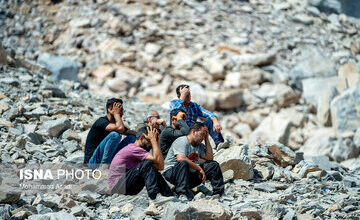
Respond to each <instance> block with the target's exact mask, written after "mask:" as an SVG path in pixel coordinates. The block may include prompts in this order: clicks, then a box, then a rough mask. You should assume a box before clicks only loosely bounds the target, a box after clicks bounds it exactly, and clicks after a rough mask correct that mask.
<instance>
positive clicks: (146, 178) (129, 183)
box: [108, 127, 173, 204]
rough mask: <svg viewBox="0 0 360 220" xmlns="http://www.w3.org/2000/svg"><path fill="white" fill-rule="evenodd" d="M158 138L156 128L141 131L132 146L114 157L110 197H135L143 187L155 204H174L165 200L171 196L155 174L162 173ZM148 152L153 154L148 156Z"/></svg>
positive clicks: (162, 180)
mask: <svg viewBox="0 0 360 220" xmlns="http://www.w3.org/2000/svg"><path fill="white" fill-rule="evenodd" d="M159 136H160V135H159V133H158V132H157V130H156V129H155V128H150V127H143V128H140V129H139V130H138V131H137V133H136V141H135V143H133V144H129V145H128V146H126V147H124V148H123V149H122V150H120V151H119V152H118V153H117V154H116V155H115V157H114V159H113V161H112V162H111V165H110V169H109V175H108V185H109V190H110V193H120V194H126V195H136V194H138V193H139V192H140V191H141V190H142V189H143V188H144V186H145V187H146V189H147V192H148V196H149V197H150V199H151V200H152V202H153V203H154V204H159V203H162V202H166V201H170V200H173V197H164V196H172V195H173V193H172V192H171V189H170V187H169V186H168V185H167V183H166V181H165V180H164V178H163V177H162V176H161V174H160V173H159V172H158V170H162V169H164V158H163V156H162V153H161V150H160V145H159ZM151 149H152V153H150V152H149V151H150V150H151ZM159 193H160V194H161V195H160V194H159Z"/></svg>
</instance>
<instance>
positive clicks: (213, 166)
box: [206, 160, 220, 168]
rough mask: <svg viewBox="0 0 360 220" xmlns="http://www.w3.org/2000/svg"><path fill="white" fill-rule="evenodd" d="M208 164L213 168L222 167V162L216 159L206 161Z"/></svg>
mask: <svg viewBox="0 0 360 220" xmlns="http://www.w3.org/2000/svg"><path fill="white" fill-rule="evenodd" d="M206 164H208V166H210V167H212V168H220V164H219V163H218V162H217V161H215V160H211V161H206Z"/></svg>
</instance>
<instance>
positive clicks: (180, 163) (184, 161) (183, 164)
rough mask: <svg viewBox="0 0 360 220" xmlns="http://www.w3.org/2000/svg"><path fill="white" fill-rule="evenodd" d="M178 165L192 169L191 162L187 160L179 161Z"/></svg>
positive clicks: (181, 167)
mask: <svg viewBox="0 0 360 220" xmlns="http://www.w3.org/2000/svg"><path fill="white" fill-rule="evenodd" d="M177 166H178V167H179V168H180V169H190V165H189V163H188V162H187V161H186V160H182V161H179V162H178V164H177Z"/></svg>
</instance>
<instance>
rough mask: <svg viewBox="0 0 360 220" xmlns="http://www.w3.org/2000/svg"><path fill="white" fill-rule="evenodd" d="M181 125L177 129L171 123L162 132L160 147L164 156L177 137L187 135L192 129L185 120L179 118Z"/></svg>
mask: <svg viewBox="0 0 360 220" xmlns="http://www.w3.org/2000/svg"><path fill="white" fill-rule="evenodd" d="M179 126H180V130H176V129H174V128H173V127H172V126H171V125H169V126H167V127H166V128H165V129H164V130H163V131H162V132H161V134H160V148H161V152H162V154H163V156H164V158H165V157H166V155H167V153H168V151H169V149H170V147H171V145H172V143H173V142H174V141H175V140H176V138H178V137H181V136H184V135H187V134H188V133H189V131H190V128H189V126H188V125H187V124H186V122H185V121H184V120H179Z"/></svg>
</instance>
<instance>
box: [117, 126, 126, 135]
mask: <svg viewBox="0 0 360 220" xmlns="http://www.w3.org/2000/svg"><path fill="white" fill-rule="evenodd" d="M116 131H117V132H118V133H120V134H122V133H124V131H125V128H124V127H123V126H122V127H118V128H117V130H116Z"/></svg>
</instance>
